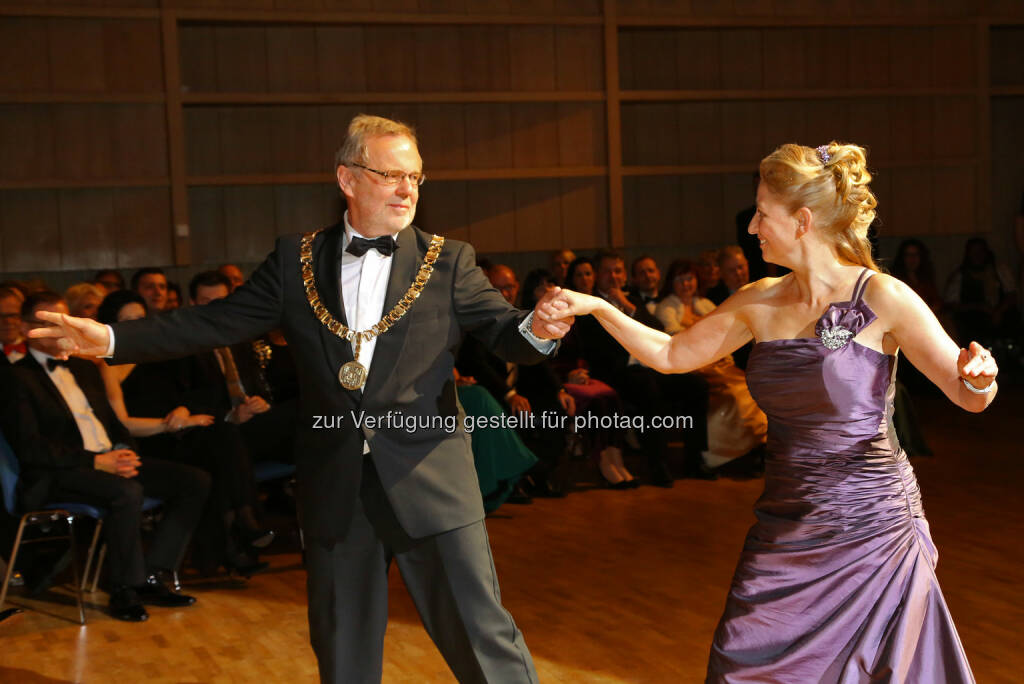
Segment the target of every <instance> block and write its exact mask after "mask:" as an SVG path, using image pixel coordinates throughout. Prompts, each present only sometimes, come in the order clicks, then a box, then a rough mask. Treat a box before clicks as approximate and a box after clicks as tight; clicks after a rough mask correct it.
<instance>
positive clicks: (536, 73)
mask: <svg viewBox="0 0 1024 684" xmlns="http://www.w3.org/2000/svg"><path fill="white" fill-rule="evenodd" d="M508 45H509V57H510V76H509V87H510V88H511V89H512V90H554V89H555V70H554V69H553V68H552V65H554V64H555V29H554V27H552V26H512V27H509V29H508Z"/></svg>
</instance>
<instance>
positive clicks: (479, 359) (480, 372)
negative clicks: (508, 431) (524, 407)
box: [456, 337, 562, 410]
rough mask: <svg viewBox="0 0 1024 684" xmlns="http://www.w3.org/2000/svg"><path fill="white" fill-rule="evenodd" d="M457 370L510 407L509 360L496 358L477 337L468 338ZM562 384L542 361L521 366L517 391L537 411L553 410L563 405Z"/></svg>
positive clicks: (461, 350)
mask: <svg viewBox="0 0 1024 684" xmlns="http://www.w3.org/2000/svg"><path fill="white" fill-rule="evenodd" d="M456 367H457V368H458V369H459V373H460V374H462V375H469V376H472V377H473V378H475V379H476V382H477V384H478V385H480V386H482V387H485V388H486V389H487V391H488V392H490V393H491V395H493V396H494V398H495V399H497V400H498V403H499V404H501V405H502V406H503V407H505V408H508V402H506V401H505V395H506V394H508V391H509V389H512V388H510V387H509V386H508V367H507V366H506V364H505V360H504V359H502V358H500V357H498V356H495V355H494V354H493V353H491V351H490V350H489V349H487V347H485V346H484V345H483V344H481V343H480V342H479V341H478V340H476V339H475V338H472V337H469V338H466V340H465V342H463V344H462V348H461V349H460V350H459V357H458V359H457V361H456ZM561 388H562V383H561V382H560V381H559V379H558V375H557V374H556V373H555V371H554V370H553V369H552V368H551V364H550V363H547V362H541V363H538V364H536V365H534V366H520V367H519V372H518V378H517V379H516V384H515V390H516V393H517V394H521V395H523V396H524V397H526V398H527V399H528V400H529V401H530V404H531V405H536V406H533V408H534V409H535V410H536V409H550V408H554V407H557V406H559V404H558V390H560V389H561Z"/></svg>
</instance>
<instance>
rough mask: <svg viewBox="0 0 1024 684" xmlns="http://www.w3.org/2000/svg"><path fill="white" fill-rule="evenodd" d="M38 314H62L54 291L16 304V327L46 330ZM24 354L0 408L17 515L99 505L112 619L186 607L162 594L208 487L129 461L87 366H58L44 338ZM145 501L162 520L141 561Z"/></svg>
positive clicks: (119, 428)
mask: <svg viewBox="0 0 1024 684" xmlns="http://www.w3.org/2000/svg"><path fill="white" fill-rule="evenodd" d="M39 311H52V312H56V313H64V314H67V313H69V311H68V307H67V304H65V302H64V301H63V300H62V299H61V297H60V295H58V294H55V293H52V292H40V293H36V294H33V295H31V296H29V297H28V298H27V299H26V300H25V303H24V305H23V306H22V320H23V326H24V330H25V332H26V335H27V331H28V330H31V329H33V328H38V327H47V326H48V324H46V323H43V322H41V321H40V320H39V319H38V318H36V313H37V312H39ZM28 347H29V354H28V356H26V357H25V358H23V359H21V360H20V361H19V362H18V363H17V364H16V365H15V367H14V368H13V369H12V374H13V375H14V385H15V387H16V391H15V396H14V397H13V400H6V401H5V404H4V407H3V410H2V411H0V414H2V420H3V431H4V434H5V435H6V436H7V439H8V440H9V441H10V443H11V445H12V447H13V448H14V451H15V453H16V454H17V457H18V460H19V462H20V465H21V471H22V472H21V479H20V483H19V484H20V502H21V505H22V507H23V509H25V510H34V509H38V508H39V507H40V506H41V505H43V504H45V503H46V502H48V501H71V502H82V503H88V504H92V505H95V506H101V507H103V508H105V509H106V510H107V511H108V513H107V516H106V518H105V519H104V524H103V531H104V533H105V539H106V543H107V549H108V551H107V558H108V562H107V569H108V571H109V577H110V585H111V591H110V612H111V615H112V616H113V617H115V618H117V619H119V620H127V621H135V622H137V621H142V620H145V619H146V618H147V617H148V614H147V613H146V609H145V608H144V607H143V604H151V605H160V606H188V605H191V604H193V603H195V599H194V598H192V597H191V596H184V595H181V594H176V593H174V592H172V591H171V590H170V589H168V588H167V585H166V581H167V579H168V578H169V573H171V572H172V571H173V570H175V569H176V568H177V567H178V565H179V564H180V562H181V558H182V555H183V553H184V551H185V545H186V544H187V543H188V538H189V535H190V534H191V533H192V530H193V528H195V526H196V523H197V522H198V521H199V516H200V515H201V513H202V509H203V504H204V502H205V500H206V496H207V493H208V491H209V488H210V480H209V477H208V476H207V475H206V473H204V472H202V471H201V470H198V469H196V468H192V467H190V466H186V465H181V464H178V463H170V462H167V461H163V460H161V459H156V458H151V457H148V456H145V457H141V458H140V457H139V455H138V454H137V452H136V450H135V448H134V440H133V439H132V436H131V435H130V434H129V433H128V430H127V429H126V428H125V427H124V425H122V424H121V422H120V421H119V420H118V419H117V416H116V415H115V414H114V411H113V409H112V408H111V407H110V403H109V402H108V401H107V400H106V395H105V393H104V388H103V380H102V378H101V377H100V373H99V370H97V367H96V364H94V363H92V362H90V361H86V360H84V359H76V358H71V359H69V360H68V361H61V360H60V359H59V358H57V357H58V355H59V354H60V350H59V348H58V347H57V343H56V342H55V341H54V340H53V339H51V338H37V339H33V338H29V339H28ZM145 496H151V497H157V498H160V499H162V500H163V501H164V507H163V518H162V520H161V522H160V523H159V524H158V525H157V527H156V531H155V535H154V539H153V541H152V544H151V545H150V548H149V551H148V553H147V554H145V556H144V555H143V550H142V539H141V530H140V526H141V523H142V501H143V498H144V497H145Z"/></svg>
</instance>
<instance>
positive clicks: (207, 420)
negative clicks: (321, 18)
mask: <svg viewBox="0 0 1024 684" xmlns="http://www.w3.org/2000/svg"><path fill="white" fill-rule="evenodd" d="M213 421H214V417H213V416H208V415H206V414H205V413H197V414H195V415H192V416H189V417H188V420H186V421H185V427H187V428H190V427H207V426H210V425H213Z"/></svg>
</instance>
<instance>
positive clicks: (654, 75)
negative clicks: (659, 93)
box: [620, 30, 679, 90]
mask: <svg viewBox="0 0 1024 684" xmlns="http://www.w3.org/2000/svg"><path fill="white" fill-rule="evenodd" d="M631 33H632V35H631V42H630V45H629V46H627V48H628V49H629V51H630V62H631V68H630V70H629V71H628V72H626V73H623V74H622V75H621V78H620V85H621V87H622V89H623V90H668V89H671V88H678V87H679V73H678V68H679V63H678V60H677V57H676V44H677V43H678V42H679V32H678V31H660V30H658V31H654V30H647V31H644V30H634V31H631ZM627 78H628V80H626V79H627Z"/></svg>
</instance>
